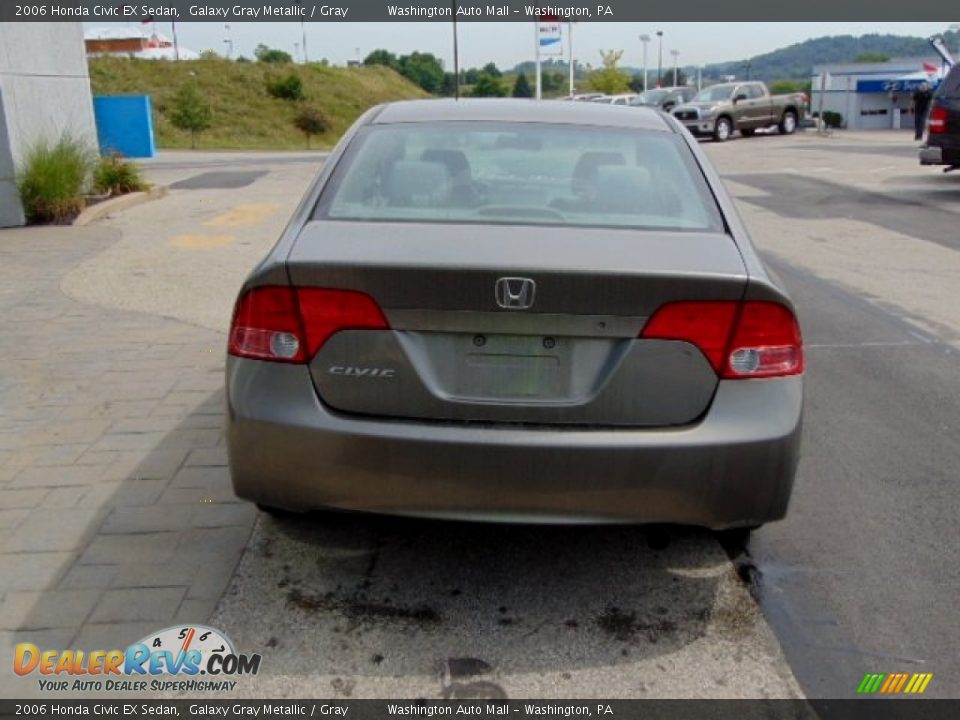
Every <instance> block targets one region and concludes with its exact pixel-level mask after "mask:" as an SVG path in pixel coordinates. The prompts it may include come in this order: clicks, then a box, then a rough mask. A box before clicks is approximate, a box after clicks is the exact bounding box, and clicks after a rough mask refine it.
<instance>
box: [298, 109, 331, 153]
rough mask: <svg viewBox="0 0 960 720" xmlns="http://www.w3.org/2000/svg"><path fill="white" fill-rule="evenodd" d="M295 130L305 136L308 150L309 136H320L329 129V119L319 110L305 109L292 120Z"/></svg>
mask: <svg viewBox="0 0 960 720" xmlns="http://www.w3.org/2000/svg"><path fill="white" fill-rule="evenodd" d="M293 124H294V125H296V127H297V130H299V131H300V132H302V133H303V134H304V135H306V136H307V149H308V150H309V149H310V136H312V135H322V134H323V133H325V132H327V131H328V130H329V129H330V119H329V118H328V117H327V116H326V115H325V114H324V112H323V111H322V110H320V108H315V107H309V106H308V107H305V108H303V109H302V110H300V112H298V113H297V116H296V117H295V118H294V119H293Z"/></svg>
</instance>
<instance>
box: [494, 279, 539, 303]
mask: <svg viewBox="0 0 960 720" xmlns="http://www.w3.org/2000/svg"><path fill="white" fill-rule="evenodd" d="M536 292H537V284H536V283H535V282H534V281H533V280H531V279H530V278H519V277H504V278H500V279H499V280H497V284H496V285H495V286H494V295H495V296H496V298H497V305H499V306H500V307H502V308H503V309H504V310H529V309H530V308H532V307H533V300H534V296H535V295H536Z"/></svg>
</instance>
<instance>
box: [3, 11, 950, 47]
mask: <svg viewBox="0 0 960 720" xmlns="http://www.w3.org/2000/svg"><path fill="white" fill-rule="evenodd" d="M946 7H948V6H947V5H945V4H944V3H943V0H912V1H911V2H908V3H905V2H903V0H844V1H843V2H836V1H835V0H803V1H802V2H798V1H797V0H768V1H767V2H757V0H723V2H718V0H686V2H682V3H670V2H639V1H638V0H589V2H588V1H585V0H557V1H556V2H545V0H492V1H491V0H475V1H474V2H470V1H469V0H275V1H274V2H270V1H269V0H268V1H267V2H264V1H263V0H141V1H139V2H138V1H137V0H124V1H122V2H118V1H117V0H2V1H0V22H38V21H39V22H65V21H70V20H83V21H87V22H137V21H147V20H157V21H163V20H168V21H172V22H220V23H223V22H232V23H235V22H300V21H304V22H451V21H452V20H453V19H454V10H455V9H456V20H457V21H458V22H533V21H534V20H537V19H538V18H539V19H543V20H572V21H576V22H645V23H649V22H667V21H688V20H696V21H701V22H730V21H736V22H744V21H764V22H766V21H800V20H812V21H829V22H841V21H863V20H866V19H869V20H870V21H904V22H906V21H914V22H915V21H926V22H938V21H942V22H943V23H944V27H946V26H947V24H948V22H949V17H947V18H945V17H944V15H945V8H946ZM717 42H718V43H723V42H724V39H723V29H722V27H718V28H717Z"/></svg>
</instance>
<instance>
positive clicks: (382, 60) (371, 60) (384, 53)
mask: <svg viewBox="0 0 960 720" xmlns="http://www.w3.org/2000/svg"><path fill="white" fill-rule="evenodd" d="M363 64H364V65H386V66H387V67H388V68H393V69H394V70H397V69H399V67H400V63H399V62H398V61H397V56H396V55H394V54H393V53H392V52H390V51H389V50H384V49H383V48H379V49H377V50H374V51H373V52H372V53H370V54H369V55H367V56H366V57H365V58H364V59H363Z"/></svg>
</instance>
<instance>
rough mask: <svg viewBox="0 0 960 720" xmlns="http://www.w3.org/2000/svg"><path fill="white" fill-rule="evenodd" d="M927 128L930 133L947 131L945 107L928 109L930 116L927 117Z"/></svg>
mask: <svg viewBox="0 0 960 720" xmlns="http://www.w3.org/2000/svg"><path fill="white" fill-rule="evenodd" d="M927 129H928V130H929V131H930V134H931V135H936V134H937V133H944V132H946V131H947V109H946V108H943V107H935V108H934V109H933V110H931V111H930V117H928V118H927Z"/></svg>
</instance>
